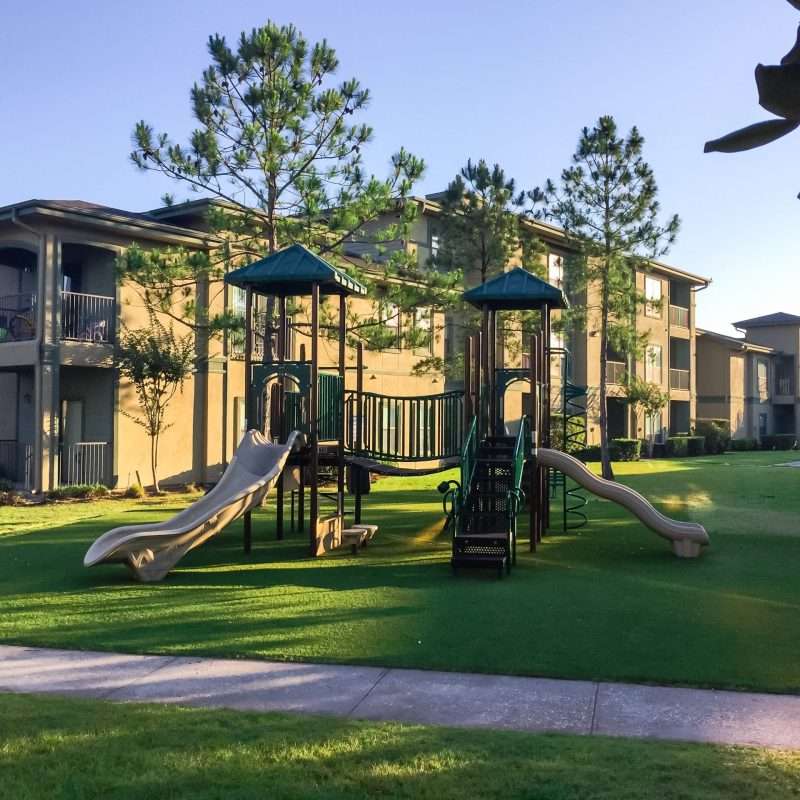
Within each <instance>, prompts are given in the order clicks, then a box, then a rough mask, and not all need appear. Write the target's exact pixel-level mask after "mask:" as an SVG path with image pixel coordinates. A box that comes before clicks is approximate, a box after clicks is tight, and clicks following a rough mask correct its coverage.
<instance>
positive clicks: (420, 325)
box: [414, 308, 433, 353]
mask: <svg viewBox="0 0 800 800" xmlns="http://www.w3.org/2000/svg"><path fill="white" fill-rule="evenodd" d="M414 330H415V331H420V334H418V335H420V336H423V335H424V337H425V341H424V342H422V343H421V344H420V346H419V348H418V349H419V350H425V351H426V352H430V353H432V352H433V310H432V309H430V308H418V309H416V310H415V311H414Z"/></svg>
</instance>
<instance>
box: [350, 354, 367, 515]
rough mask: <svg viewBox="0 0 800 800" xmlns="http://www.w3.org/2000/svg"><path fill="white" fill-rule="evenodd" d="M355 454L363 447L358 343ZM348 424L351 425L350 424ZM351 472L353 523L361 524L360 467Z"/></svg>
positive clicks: (361, 366)
mask: <svg viewBox="0 0 800 800" xmlns="http://www.w3.org/2000/svg"><path fill="white" fill-rule="evenodd" d="M356 420H357V425H356V453H360V452H361V450H362V447H363V446H364V344H363V342H359V343H358V348H357V349H356ZM349 424H352V422H350V423H349ZM351 469H352V470H353V483H354V484H355V493H356V503H355V506H356V507H355V522H356V524H358V523H360V522H361V481H362V479H363V478H362V474H361V469H360V467H351ZM367 474H369V473H367Z"/></svg>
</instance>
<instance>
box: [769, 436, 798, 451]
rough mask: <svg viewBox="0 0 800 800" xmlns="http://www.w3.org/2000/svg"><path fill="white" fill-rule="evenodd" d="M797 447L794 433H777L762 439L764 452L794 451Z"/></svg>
mask: <svg viewBox="0 0 800 800" xmlns="http://www.w3.org/2000/svg"><path fill="white" fill-rule="evenodd" d="M796 447H797V437H796V436H795V435H794V434H793V433H776V434H773V435H772V436H762V437H761V449H762V450H794V449H795V448H796Z"/></svg>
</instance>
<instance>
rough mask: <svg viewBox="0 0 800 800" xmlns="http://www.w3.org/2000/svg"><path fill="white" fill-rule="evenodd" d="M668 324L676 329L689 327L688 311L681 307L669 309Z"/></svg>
mask: <svg viewBox="0 0 800 800" xmlns="http://www.w3.org/2000/svg"><path fill="white" fill-rule="evenodd" d="M669 324H670V325H672V326H673V327H677V328H688V327H689V309H688V308H684V307H683V306H670V307H669Z"/></svg>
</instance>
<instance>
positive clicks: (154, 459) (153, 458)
mask: <svg viewBox="0 0 800 800" xmlns="http://www.w3.org/2000/svg"><path fill="white" fill-rule="evenodd" d="M150 470H151V472H152V473H153V494H161V487H160V486H159V485H158V436H151V437H150Z"/></svg>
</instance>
